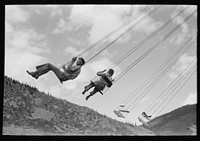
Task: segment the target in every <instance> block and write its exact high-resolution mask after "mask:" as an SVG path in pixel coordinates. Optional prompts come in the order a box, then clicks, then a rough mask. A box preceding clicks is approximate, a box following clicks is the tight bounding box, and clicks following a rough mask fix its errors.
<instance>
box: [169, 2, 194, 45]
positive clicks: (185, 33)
mask: <svg viewBox="0 0 200 141" xmlns="http://www.w3.org/2000/svg"><path fill="white" fill-rule="evenodd" d="M185 7H188V5H182V6H178V7H177V9H176V10H175V11H174V12H173V13H172V15H171V17H174V16H175V15H176V14H177V13H178V12H179V11H180V10H182V9H183V8H185ZM195 9H196V6H195V5H190V6H189V8H187V9H186V10H185V11H184V14H185V15H186V16H188V15H189V14H191V13H192V12H193V11H194V10H195ZM195 16H197V15H196V14H195ZM183 20H184V18H183V16H178V17H177V18H175V19H174V20H173V22H174V23H175V24H180V23H181V22H182V21H183ZM181 28H182V30H181V32H179V33H177V34H175V35H174V36H172V37H171V39H170V43H175V44H177V45H179V44H180V43H182V42H183V41H185V40H186V38H188V37H191V36H194V34H193V30H194V29H191V33H190V30H189V27H188V24H187V23H183V24H182V25H181Z"/></svg>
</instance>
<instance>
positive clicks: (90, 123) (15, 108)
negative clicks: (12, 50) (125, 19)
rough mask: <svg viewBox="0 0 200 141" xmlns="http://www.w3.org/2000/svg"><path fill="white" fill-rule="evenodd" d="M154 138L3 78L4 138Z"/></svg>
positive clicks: (151, 133) (128, 125) (25, 85)
mask: <svg viewBox="0 0 200 141" xmlns="http://www.w3.org/2000/svg"><path fill="white" fill-rule="evenodd" d="M13 134H14V135H55V134H56V135H132V136H133V135H154V134H153V132H151V131H149V132H146V131H142V130H138V129H136V128H135V127H134V126H133V125H131V124H128V123H122V122H119V121H116V120H114V119H111V118H108V117H107V116H105V115H101V114H99V113H98V112H96V111H94V110H92V109H90V108H87V107H84V106H78V105H76V104H73V103H70V102H68V101H66V100H62V99H58V98H55V97H53V96H51V95H50V94H45V93H43V92H39V91H38V90H37V88H35V87H31V86H29V85H27V84H22V83H20V82H18V81H16V80H13V79H11V78H9V77H7V76H4V103H3V135H13Z"/></svg>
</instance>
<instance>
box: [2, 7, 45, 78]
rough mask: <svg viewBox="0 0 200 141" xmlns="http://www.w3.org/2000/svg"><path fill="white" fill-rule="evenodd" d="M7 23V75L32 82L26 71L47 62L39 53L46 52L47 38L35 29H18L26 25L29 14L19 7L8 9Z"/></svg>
mask: <svg viewBox="0 0 200 141" xmlns="http://www.w3.org/2000/svg"><path fill="white" fill-rule="evenodd" d="M6 11H7V12H6V17H7V18H6V22H5V75H7V76H10V77H13V78H15V79H18V80H20V81H22V82H27V81H30V79H29V78H28V77H29V76H28V75H25V74H26V70H29V69H31V68H32V67H33V66H35V65H38V64H40V63H41V62H45V61H46V59H45V58H44V57H42V56H40V55H38V54H37V53H42V52H46V44H45V43H40V42H41V41H45V36H44V35H42V34H39V33H37V32H36V31H34V30H33V29H26V28H24V27H16V26H15V24H16V23H17V24H21V23H25V22H26V21H27V19H29V14H28V13H27V12H25V11H23V10H22V9H20V7H19V6H8V7H6Z"/></svg>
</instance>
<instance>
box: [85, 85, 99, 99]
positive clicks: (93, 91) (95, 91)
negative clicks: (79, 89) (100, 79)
mask: <svg viewBox="0 0 200 141" xmlns="http://www.w3.org/2000/svg"><path fill="white" fill-rule="evenodd" d="M92 87H94V89H93V90H92V91H91V92H90V94H89V95H88V96H87V97H88V98H89V97H91V96H93V95H94V94H96V93H97V92H100V90H98V88H97V87H96V86H95V84H94V83H93V82H91V83H90V84H89V85H87V86H86V87H85V90H86V91H88V90H89V89H91V88H92Z"/></svg>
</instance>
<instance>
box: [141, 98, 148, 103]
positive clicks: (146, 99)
mask: <svg viewBox="0 0 200 141" xmlns="http://www.w3.org/2000/svg"><path fill="white" fill-rule="evenodd" d="M148 100H150V97H144V98H143V99H141V100H140V102H139V103H144V102H147V101H148Z"/></svg>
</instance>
